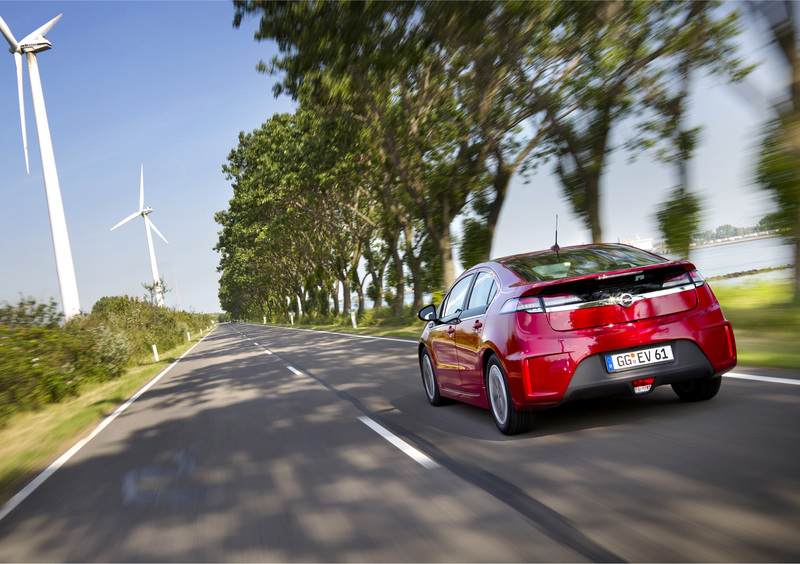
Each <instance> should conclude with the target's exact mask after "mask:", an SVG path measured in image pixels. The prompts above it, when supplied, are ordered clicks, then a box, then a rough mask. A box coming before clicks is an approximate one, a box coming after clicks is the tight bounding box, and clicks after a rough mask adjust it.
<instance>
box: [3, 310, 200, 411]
mask: <svg viewBox="0 0 800 564" xmlns="http://www.w3.org/2000/svg"><path fill="white" fill-rule="evenodd" d="M60 320H61V314H60V313H58V312H57V306H56V304H55V302H53V301H52V300H51V301H50V303H49V304H37V303H36V302H35V301H34V300H20V302H19V303H18V304H16V305H9V304H5V305H4V306H3V307H2V308H0V424H1V423H2V422H3V420H4V419H5V418H7V417H8V416H9V415H10V414H11V413H13V412H15V411H18V410H24V409H34V408H37V407H39V406H41V405H43V404H44V403H48V402H57V401H59V400H61V399H63V398H64V397H66V396H68V395H74V394H77V393H79V391H80V387H81V385H82V384H85V383H88V382H92V381H104V380H109V379H113V378H117V377H118V376H119V375H120V374H122V372H123V370H124V369H125V368H126V367H128V366H130V365H131V364H132V363H134V362H137V361H142V360H148V359H149V358H151V355H152V348H151V347H152V345H153V344H156V345H157V346H158V348H159V350H168V349H171V348H173V347H175V346H176V345H178V344H180V343H182V342H184V341H185V339H186V333H187V331H189V332H192V333H199V332H200V329H201V328H205V327H208V326H209V325H211V316H209V315H202V314H201V315H196V314H189V313H186V312H176V311H171V310H168V309H165V308H159V307H156V306H153V305H152V304H150V303H147V302H143V301H140V300H138V299H135V298H129V297H127V296H126V297H106V298H102V299H100V300H99V301H98V302H97V303H96V304H95V305H94V307H93V308H92V313H91V314H89V315H83V316H79V317H76V318H73V319H71V320H70V321H69V323H67V324H65V325H61V324H60V323H59V322H60Z"/></svg>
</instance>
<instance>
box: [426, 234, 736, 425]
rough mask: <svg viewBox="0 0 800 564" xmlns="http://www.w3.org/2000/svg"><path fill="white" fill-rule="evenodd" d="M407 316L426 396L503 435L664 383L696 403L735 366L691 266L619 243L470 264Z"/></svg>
mask: <svg viewBox="0 0 800 564" xmlns="http://www.w3.org/2000/svg"><path fill="white" fill-rule="evenodd" d="M418 315H419V317H420V318H421V319H422V320H423V321H427V322H428V323H427V325H426V326H425V330H424V331H423V333H422V336H421V338H420V342H419V361H420V370H421V373H422V382H423V384H424V386H425V393H426V396H427V398H428V401H429V402H430V403H431V404H432V405H439V404H440V403H442V401H443V400H444V399H445V398H450V399H455V400H459V401H462V402H466V403H470V404H473V405H477V406H480V407H483V408H488V409H489V410H490V411H491V413H492V416H493V418H494V421H495V423H496V424H497V427H498V428H499V429H500V431H501V432H503V433H505V434H507V435H511V434H516V433H520V432H524V431H526V430H528V429H529V428H530V426H531V423H532V422H533V414H534V412H535V411H536V410H540V409H545V408H549V407H553V406H556V405H559V404H561V403H564V402H566V401H570V400H576V399H581V398H589V397H596V396H605V395H612V394H646V393H648V392H650V391H651V390H653V389H654V388H655V387H656V386H661V385H664V384H670V385H671V386H672V388H673V390H674V391H675V393H676V394H677V395H678V396H679V397H680V398H681V399H683V400H685V401H700V400H707V399H710V398H712V397H714V396H715V395H716V394H717V392H718V391H719V388H720V383H721V382H722V378H721V376H722V374H723V373H725V372H727V371H728V370H731V369H732V368H733V367H734V366H735V365H736V343H735V341H734V337H733V330H732V328H731V324H730V323H729V322H728V321H727V320H726V319H725V316H724V315H723V314H722V309H721V308H720V305H719V303H718V302H717V299H716V298H715V297H714V294H713V292H712V291H711V288H709V286H708V284H706V282H705V280H704V279H703V277H702V276H701V275H700V273H698V272H697V270H696V269H695V267H694V265H693V264H692V263H690V262H688V261H672V260H669V259H666V258H664V257H661V256H658V255H655V254H653V253H649V252H647V251H643V250H641V249H637V248H635V247H629V246H627V245H616V244H608V245H583V246H576V247H565V248H563V249H562V248H558V247H554V248H553V249H551V250H548V251H540V252H535V253H530V254H524V255H515V256H511V257H506V258H501V259H497V260H493V261H489V262H485V263H481V264H479V265H477V266H474V267H472V268H470V269H469V270H467V271H466V272H465V273H464V274H462V275H461V276H460V277H459V278H458V280H456V282H455V284H453V286H452V287H451V288H450V291H449V292H448V293H447V295H446V296H445V298H444V300H442V303H441V304H440V305H439V308H438V309H437V308H435V307H434V306H433V305H429V306H426V307H424V308H423V309H422V310H420V312H419V314H418Z"/></svg>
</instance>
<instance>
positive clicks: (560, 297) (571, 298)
mask: <svg viewBox="0 0 800 564" xmlns="http://www.w3.org/2000/svg"><path fill="white" fill-rule="evenodd" d="M582 301H583V300H582V299H581V298H579V297H578V296H576V295H574V294H555V295H553V296H542V302H544V308H545V309H551V308H554V307H561V306H565V305H569V304H574V303H578V302H582Z"/></svg>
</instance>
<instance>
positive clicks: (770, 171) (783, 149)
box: [756, 120, 800, 241]
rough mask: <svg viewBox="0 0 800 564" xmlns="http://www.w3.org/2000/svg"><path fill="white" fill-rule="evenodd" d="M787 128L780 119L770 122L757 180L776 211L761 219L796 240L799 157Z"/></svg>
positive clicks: (799, 198)
mask: <svg viewBox="0 0 800 564" xmlns="http://www.w3.org/2000/svg"><path fill="white" fill-rule="evenodd" d="M787 135H788V133H787V131H786V129H785V128H784V126H783V123H782V122H781V121H780V120H773V121H771V122H769V123H768V124H767V125H766V127H765V128H764V134H763V137H762V142H761V150H760V152H759V156H758V157H759V158H758V167H757V169H756V181H757V182H758V184H759V186H761V188H762V189H764V190H766V191H767V192H768V193H769V195H770V197H771V198H772V201H773V202H774V204H775V209H776V211H775V212H773V213H772V214H770V215H769V216H768V217H767V218H765V219H764V220H762V221H766V222H768V224H769V225H770V226H771V227H772V228H773V229H780V230H782V232H783V233H784V236H785V237H786V238H787V239H788V240H790V241H794V240H796V239H797V237H798V235H800V233H799V232H798V230H800V226H799V225H798V219H797V218H798V216H800V208H799V207H798V206H800V158H798V156H797V153H796V152H795V150H794V148H793V147H792V145H791V144H790V142H789V140H788V139H787Z"/></svg>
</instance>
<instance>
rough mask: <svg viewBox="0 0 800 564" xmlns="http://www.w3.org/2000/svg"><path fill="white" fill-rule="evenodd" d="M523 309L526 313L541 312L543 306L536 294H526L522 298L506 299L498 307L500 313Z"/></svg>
mask: <svg viewBox="0 0 800 564" xmlns="http://www.w3.org/2000/svg"><path fill="white" fill-rule="evenodd" d="M518 311H524V312H526V313H542V312H544V308H543V307H542V302H541V301H540V300H539V298H538V297H537V296H526V297H524V298H513V299H510V300H508V301H507V302H506V303H504V304H503V307H502V308H500V313H516V312H518Z"/></svg>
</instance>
